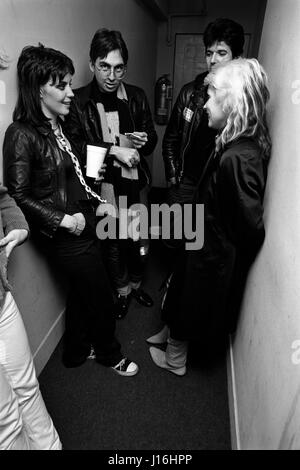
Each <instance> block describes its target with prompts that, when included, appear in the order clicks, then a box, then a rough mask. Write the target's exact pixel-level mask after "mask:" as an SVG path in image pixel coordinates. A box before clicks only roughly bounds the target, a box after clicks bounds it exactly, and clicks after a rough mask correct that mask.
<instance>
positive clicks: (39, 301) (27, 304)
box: [0, 0, 157, 371]
mask: <svg viewBox="0 0 300 470" xmlns="http://www.w3.org/2000/svg"><path fill="white" fill-rule="evenodd" d="M100 27H107V28H109V29H118V30H120V31H121V32H122V34H123V37H124V39H125V41H126V43H127V46H128V49H129V64H128V74H127V79H128V82H129V83H135V84H137V85H139V86H141V87H143V88H144V89H145V91H146V93H147V95H148V99H149V102H150V105H151V106H152V103H153V90H154V83H155V69H156V38H157V25H156V21H155V20H154V19H153V18H152V17H151V16H150V14H149V13H148V10H146V9H145V8H144V7H143V6H142V5H141V4H140V2H138V1H135V0H126V1H124V0H42V1H41V0H26V1H24V0H1V3H0V48H1V49H2V50H4V51H5V52H6V54H7V55H8V56H9V58H10V67H9V70H7V71H4V72H2V73H1V76H0V129H1V130H0V145H1V148H2V142H3V136H4V132H5V129H6V128H7V126H8V125H9V123H10V122H11V116H12V111H13V108H14V105H15V102H16V98H17V93H16V62H17V59H18V56H19V54H20V52H21V50H22V48H23V47H24V46H25V45H29V44H33V45H35V44H36V45H37V44H38V42H41V43H43V44H44V45H46V46H49V47H53V48H56V49H60V50H62V51H63V52H65V53H66V54H67V55H69V56H70V57H71V58H72V59H73V60H74V65H75V70H76V73H75V76H74V80H73V85H74V87H75V88H76V87H78V86H81V85H83V84H84V83H86V82H87V81H89V80H90V79H91V74H90V72H89V68H88V53H89V44H90V41H91V39H92V36H93V34H94V32H95V31H96V29H98V28H100ZM1 160H2V156H1ZM1 163H2V162H1ZM1 175H2V164H1ZM0 179H2V176H1V178H0ZM10 280H11V282H12V283H13V285H14V294H15V296H16V299H17V301H18V304H19V306H20V309H21V311H22V314H23V318H24V321H25V324H26V327H27V332H28V335H29V340H30V344H31V347H32V351H33V353H34V354H35V361H36V365H37V369H38V371H40V370H41V369H42V367H43V366H44V364H45V363H46V361H47V360H48V358H49V356H50V354H51V352H52V351H53V349H54V347H55V345H56V344H57V341H58V340H59V338H60V336H61V334H62V331H63V324H62V320H63V311H64V293H63V292H62V289H61V287H60V282H59V281H58V279H57V273H55V272H54V271H53V270H52V269H49V265H48V264H47V263H46V262H45V260H44V258H43V256H41V255H40V254H39V253H38V251H37V250H36V249H35V247H34V246H32V244H31V242H27V243H26V244H25V245H24V246H22V247H20V248H18V249H17V250H16V253H15V254H14V255H13V259H12V261H11V264H10Z"/></svg>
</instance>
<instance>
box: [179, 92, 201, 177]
mask: <svg viewBox="0 0 300 470" xmlns="http://www.w3.org/2000/svg"><path fill="white" fill-rule="evenodd" d="M190 102H191V100H190ZM197 111H198V106H196V108H195V111H194V114H193V117H192V121H191V125H190V128H189V133H188V139H187V142H186V145H185V147H184V149H183V150H182V159H181V169H180V174H179V178H178V180H179V183H180V182H181V179H182V175H183V168H184V154H185V151H186V149H187V147H188V145H189V143H190V139H191V134H192V129H193V125H194V122H195V119H196V113H197Z"/></svg>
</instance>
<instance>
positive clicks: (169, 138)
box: [162, 87, 187, 181]
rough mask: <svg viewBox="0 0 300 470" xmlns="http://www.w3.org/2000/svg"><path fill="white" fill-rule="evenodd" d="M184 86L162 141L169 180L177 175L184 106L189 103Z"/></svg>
mask: <svg viewBox="0 0 300 470" xmlns="http://www.w3.org/2000/svg"><path fill="white" fill-rule="evenodd" d="M185 88H186V87H183V88H182V89H181V91H180V93H179V95H178V97H177V100H176V103H175V105H174V106H173V109H172V112H171V116H170V119H169V122H168V125H167V127H166V131H165V135H164V138H163V142H162V154H163V159H164V164H165V174H166V179H167V181H170V179H171V178H174V177H175V176H176V161H177V160H178V158H179V153H180V147H181V140H182V126H181V120H182V116H183V111H184V108H185V107H186V105H187V103H186V101H187V95H186V91H185Z"/></svg>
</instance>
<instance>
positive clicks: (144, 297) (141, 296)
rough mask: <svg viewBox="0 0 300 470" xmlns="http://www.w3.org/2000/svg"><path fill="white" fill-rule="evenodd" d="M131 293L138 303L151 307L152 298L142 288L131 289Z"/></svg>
mask: <svg viewBox="0 0 300 470" xmlns="http://www.w3.org/2000/svg"><path fill="white" fill-rule="evenodd" d="M131 295H132V297H134V298H135V300H137V301H138V303H139V304H141V305H144V306H145V307H152V305H153V300H152V299H151V297H150V295H149V294H147V293H146V292H145V291H143V289H141V288H139V289H132V291H131Z"/></svg>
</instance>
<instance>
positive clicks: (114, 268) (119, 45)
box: [65, 29, 157, 319]
mask: <svg viewBox="0 0 300 470" xmlns="http://www.w3.org/2000/svg"><path fill="white" fill-rule="evenodd" d="M127 61H128V51H127V47H126V44H125V42H124V40H123V38H122V36H121V34H120V32H119V31H109V30H107V29H100V30H98V31H96V33H95V35H94V37H93V39H92V43H91V47H90V69H91V71H92V72H93V74H94V78H93V80H92V82H91V83H89V84H88V85H87V86H84V87H82V88H79V89H78V90H75V91H74V94H75V99H74V100H73V103H72V105H71V109H70V114H69V116H68V118H67V120H66V123H65V131H66V133H67V134H69V135H70V137H72V139H73V140H75V141H76V142H77V143H79V144H80V145H81V147H82V148H83V149H84V145H85V144H92V145H101V143H103V142H109V143H111V144H112V147H111V149H110V153H109V157H108V158H107V159H106V163H107V170H106V176H105V180H104V182H103V183H102V188H101V193H102V195H103V197H104V198H105V199H107V200H108V202H111V201H114V202H115V201H116V200H117V198H118V196H123V195H125V196H126V197H127V203H128V207H130V206H131V205H132V204H135V203H139V202H144V203H146V201H145V199H146V198H145V193H146V191H145V189H146V188H149V185H150V183H151V175H150V171H149V167H148V165H147V162H146V159H145V157H146V156H148V155H150V154H151V153H152V152H153V150H154V148H155V146H156V143H157V135H156V131H155V128H154V125H153V120H152V116H151V112H150V107H149V104H148V101H147V97H146V94H145V92H144V91H143V90H142V89H141V88H139V87H136V86H133V85H129V84H127V83H124V82H123V79H124V77H125V74H126V68H127ZM125 134H127V136H126V135H125ZM130 147H131V148H130ZM84 151H85V150H84ZM110 157H112V158H110ZM128 167H129V170H132V171H131V176H130V175H129V176H128ZM124 174H125V175H126V174H127V176H125V177H123V176H124ZM134 175H135V176H134ZM104 188H105V189H106V193H105V192H103V191H104ZM112 192H113V196H112V197H111V195H112ZM117 205H118V204H117ZM105 244H106V253H107V264H108V269H109V271H110V275H111V279H112V283H113V287H114V288H115V290H116V292H117V294H118V296H117V305H116V317H117V318H119V319H120V318H123V317H124V316H125V315H126V313H127V311H128V307H129V302H130V299H131V297H134V298H135V299H136V300H137V301H138V302H139V303H140V304H142V305H144V306H148V307H150V306H152V304H153V302H152V299H151V297H150V296H149V295H148V294H147V293H146V292H144V291H143V290H142V289H141V287H140V285H141V281H142V271H143V260H142V257H141V254H140V242H139V241H133V240H132V239H128V240H120V239H116V240H111V239H108V240H107V241H106V242H105Z"/></svg>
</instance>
